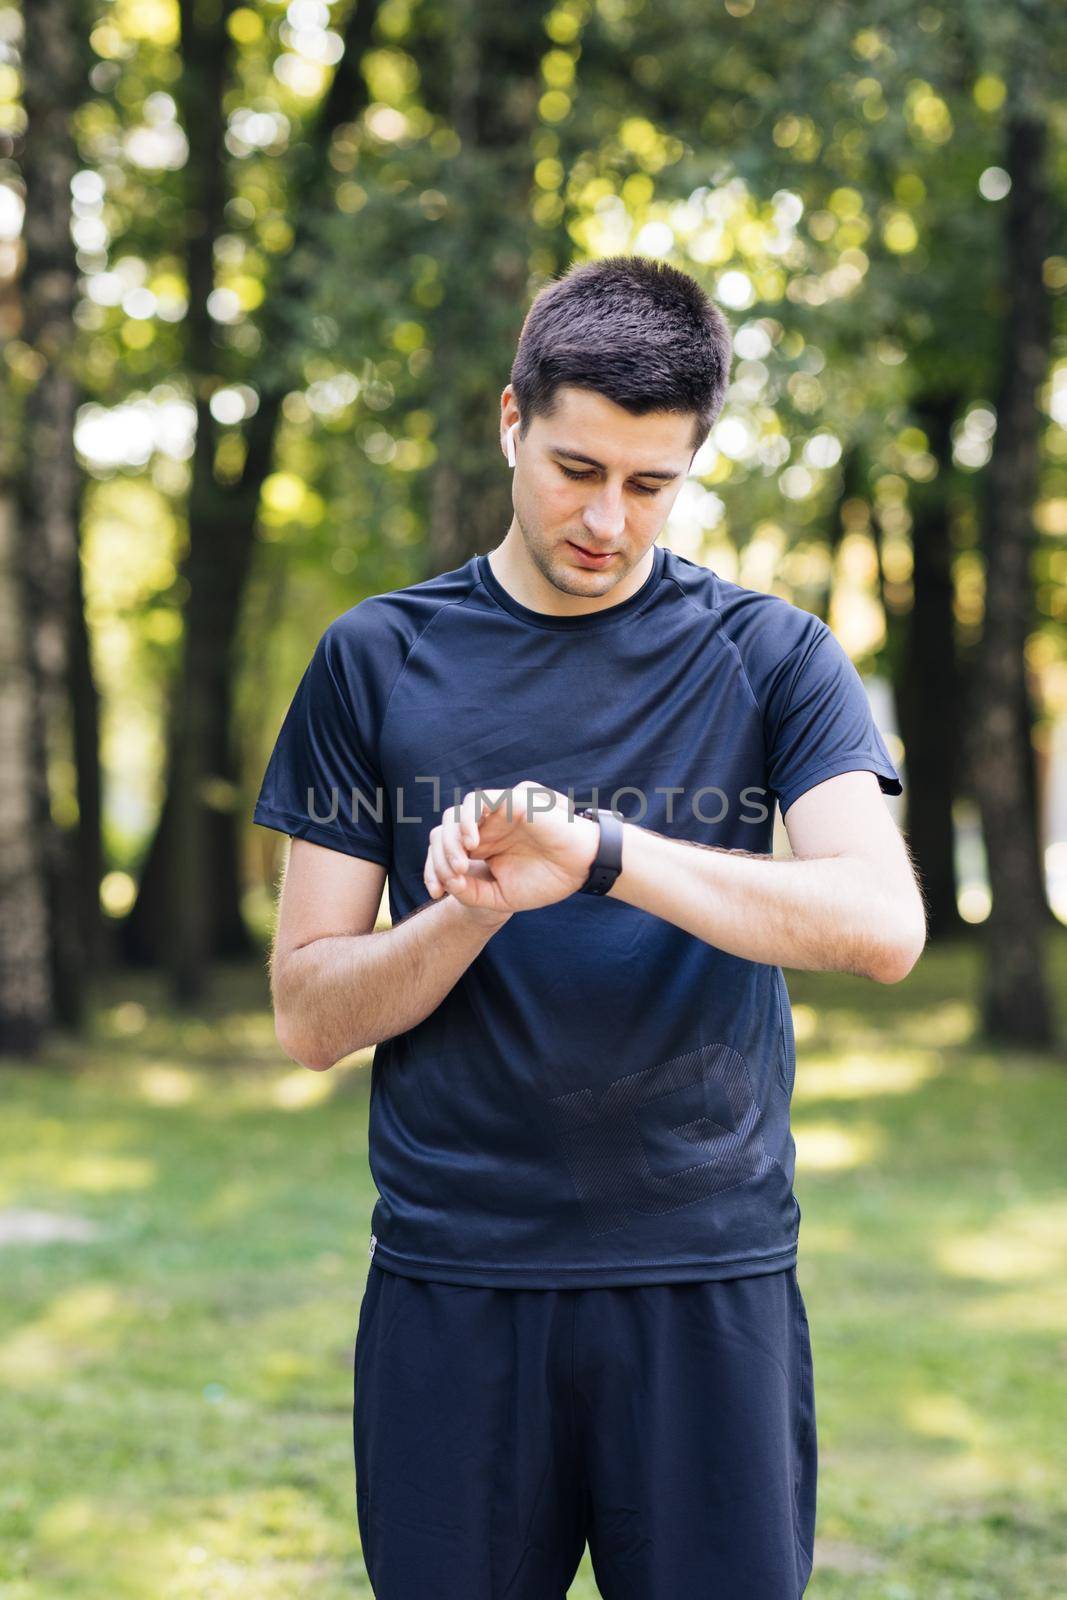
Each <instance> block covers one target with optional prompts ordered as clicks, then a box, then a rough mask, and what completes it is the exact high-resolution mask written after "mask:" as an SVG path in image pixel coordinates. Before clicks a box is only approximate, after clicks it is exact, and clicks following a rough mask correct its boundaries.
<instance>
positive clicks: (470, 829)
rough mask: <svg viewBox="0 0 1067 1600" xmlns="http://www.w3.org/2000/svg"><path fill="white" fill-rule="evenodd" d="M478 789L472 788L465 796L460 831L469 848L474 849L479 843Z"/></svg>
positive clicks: (461, 809)
mask: <svg viewBox="0 0 1067 1600" xmlns="http://www.w3.org/2000/svg"><path fill="white" fill-rule="evenodd" d="M477 799H478V791H477V789H471V790H470V792H469V793H467V794H465V795H464V796H463V804H462V805H461V806H460V832H461V835H462V838H463V842H464V844H465V845H466V846H467V848H468V850H473V849H475V848H476V846H477V844H478V807H477Z"/></svg>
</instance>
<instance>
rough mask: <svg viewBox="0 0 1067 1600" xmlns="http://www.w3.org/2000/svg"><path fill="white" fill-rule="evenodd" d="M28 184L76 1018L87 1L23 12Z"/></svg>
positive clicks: (62, 991) (37, 758) (25, 529)
mask: <svg viewBox="0 0 1067 1600" xmlns="http://www.w3.org/2000/svg"><path fill="white" fill-rule="evenodd" d="M24 20H25V59H24V71H25V84H26V89H25V101H26V136H25V147H24V152H23V157H22V171H23V176H24V180H25V184H26V211H25V219H24V224H23V239H24V244H25V261H24V268H23V276H22V329H21V337H22V339H23V341H24V343H25V344H27V345H28V346H29V347H30V348H31V349H32V350H33V351H34V352H35V356H36V359H37V363H38V377H37V381H36V383H35V384H34V387H33V388H32V389H31V390H30V392H29V393H28V394H27V396H26V399H25V402H24V409H23V415H22V444H21V462H20V466H19V473H18V479H17V490H18V503H19V509H18V523H19V536H20V541H21V544H22V549H23V560H22V568H23V574H24V581H25V591H24V592H25V596H26V609H27V627H28V637H29V644H30V650H31V660H32V666H33V679H34V699H35V709H34V725H33V733H32V736H33V740H34V758H33V775H34V780H35V797H34V805H33V816H34V824H33V826H34V827H35V829H36V830H38V831H39V834H40V839H41V847H42V850H43V855H44V862H45V873H46V898H47V903H48V908H49V910H48V946H49V959H50V963H51V968H52V981H51V1006H52V1013H53V1020H58V1021H60V1022H63V1023H66V1024H68V1025H72V1026H73V1025H76V1024H77V1023H78V1022H80V1020H81V1018H82V1015H83V1009H84V992H83V983H82V975H83V972H84V970H85V952H84V949H83V947H82V942H81V937H80V934H81V915H80V907H81V904H82V890H81V886H80V883H79V878H78V851H77V848H76V834H75V831H74V830H73V829H71V828H61V827H60V826H59V825H58V824H57V823H56V821H55V820H54V819H53V816H52V808H51V795H50V787H49V768H50V764H51V763H52V762H53V761H54V760H57V759H70V758H71V757H72V749H73V744H72V739H73V730H72V718H71V704H70V693H69V687H70V666H71V663H70V639H71V634H72V631H73V629H72V609H73V606H74V603H75V597H76V593H77V587H76V569H77V563H78V513H79V505H80V497H81V474H80V471H79V468H78V465H77V461H76V459H75V455H74V442H73V441H74V420H75V414H76V411H77V406H78V403H79V399H80V391H79V389H78V386H77V383H76V381H75V378H74V376H73V373H72V368H71V355H72V348H73V344H74V335H75V324H74V316H73V313H74V306H75V303H76V300H77V269H76V266H75V261H74V245H73V242H72V240H71V235H70V202H71V179H72V178H73V177H74V174H75V172H76V171H77V168H78V158H77V152H76V149H75V145H74V139H73V135H72V132H71V129H72V127H73V122H74V113H75V110H76V108H77V106H78V104H79V102H80V100H81V98H82V95H83V93H84V90H85V75H84V67H85V61H84V57H83V53H82V52H83V48H84V47H83V43H82V39H83V31H82V21H83V19H82V17H81V15H80V8H79V7H78V6H77V5H75V4H71V3H68V0H38V3H37V4H35V5H33V6H29V7H27V8H26V9H25V17H24Z"/></svg>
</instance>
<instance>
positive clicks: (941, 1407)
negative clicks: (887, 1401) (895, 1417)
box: [904, 1392, 986, 1449]
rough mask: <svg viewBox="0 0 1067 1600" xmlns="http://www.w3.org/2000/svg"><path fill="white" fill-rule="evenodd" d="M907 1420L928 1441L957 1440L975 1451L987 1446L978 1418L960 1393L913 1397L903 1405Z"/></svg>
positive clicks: (929, 1394) (916, 1395)
mask: <svg viewBox="0 0 1067 1600" xmlns="http://www.w3.org/2000/svg"><path fill="white" fill-rule="evenodd" d="M904 1417H905V1421H906V1422H907V1424H908V1426H909V1427H910V1428H911V1429H913V1431H914V1432H915V1433H921V1434H922V1435H923V1437H924V1438H927V1439H954V1440H957V1441H958V1442H959V1443H960V1444H966V1445H971V1446H973V1447H974V1448H975V1449H977V1448H980V1447H981V1446H982V1445H983V1444H985V1443H986V1440H985V1437H984V1430H983V1428H982V1425H981V1422H980V1421H979V1418H978V1417H977V1416H976V1415H975V1413H974V1411H973V1410H972V1409H971V1407H970V1406H969V1405H968V1404H967V1403H966V1401H964V1400H961V1399H960V1397H959V1395H958V1394H946V1393H944V1392H940V1393H936V1394H935V1393H930V1392H927V1393H926V1394H914V1395H911V1396H910V1397H909V1398H908V1399H906V1400H905V1402H904Z"/></svg>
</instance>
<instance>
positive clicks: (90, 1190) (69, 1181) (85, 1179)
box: [50, 1150, 158, 1194]
mask: <svg viewBox="0 0 1067 1600" xmlns="http://www.w3.org/2000/svg"><path fill="white" fill-rule="evenodd" d="M157 1176H158V1167H157V1165H156V1163H155V1162H154V1161H150V1160H149V1159H148V1157H147V1156H120V1155H108V1154H107V1153H106V1152H105V1151H103V1150H87V1151H86V1152H85V1154H84V1155H80V1156H74V1157H73V1158H68V1159H67V1160H65V1161H64V1162H63V1164H62V1166H59V1167H57V1168H56V1169H55V1170H54V1171H53V1172H51V1173H50V1177H51V1180H52V1182H53V1183H54V1184H55V1185H56V1187H57V1188H59V1189H78V1190H80V1191H81V1192H82V1193H83V1194H114V1193H117V1192H118V1191H119V1190H130V1189H147V1188H149V1187H150V1186H151V1185H152V1184H153V1183H155V1181H156V1178H157Z"/></svg>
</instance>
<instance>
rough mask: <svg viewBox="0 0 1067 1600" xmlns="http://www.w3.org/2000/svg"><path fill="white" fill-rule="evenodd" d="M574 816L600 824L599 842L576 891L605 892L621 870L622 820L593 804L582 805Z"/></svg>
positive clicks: (584, 892)
mask: <svg viewBox="0 0 1067 1600" xmlns="http://www.w3.org/2000/svg"><path fill="white" fill-rule="evenodd" d="M575 816H578V817H588V818H589V819H590V820H591V821H593V822H599V824H600V844H599V846H598V848H597V853H596V856H595V857H594V859H593V864H592V866H591V867H590V868H589V876H588V878H586V880H585V882H584V883H583V884H582V887H581V888H580V889H579V890H578V893H579V894H607V892H608V890H609V889H610V888H611V886H612V884H613V883H614V882H615V879H616V878H617V877H618V876H619V873H620V872H621V871H622V820H621V818H619V817H617V816H616V815H615V813H614V811H604V810H597V809H596V807H594V806H586V807H584V808H583V809H582V810H581V811H577V812H575Z"/></svg>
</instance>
